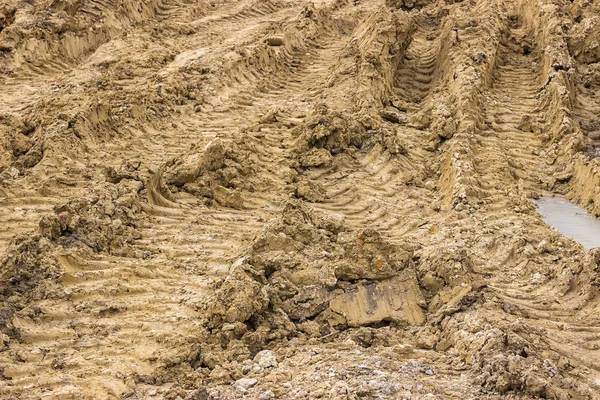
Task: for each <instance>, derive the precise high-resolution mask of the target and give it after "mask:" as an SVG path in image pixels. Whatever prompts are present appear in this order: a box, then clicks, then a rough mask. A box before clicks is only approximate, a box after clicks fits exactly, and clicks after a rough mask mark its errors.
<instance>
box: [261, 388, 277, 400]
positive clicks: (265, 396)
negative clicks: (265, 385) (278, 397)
mask: <svg viewBox="0 0 600 400" xmlns="http://www.w3.org/2000/svg"><path fill="white" fill-rule="evenodd" d="M274 397H275V393H273V391H272V390H267V391H266V392H264V393H263V394H261V395H260V400H270V399H272V398H274Z"/></svg>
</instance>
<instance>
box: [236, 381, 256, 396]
mask: <svg viewBox="0 0 600 400" xmlns="http://www.w3.org/2000/svg"><path fill="white" fill-rule="evenodd" d="M257 383H258V380H256V379H254V378H241V379H238V380H237V381H235V384H234V385H233V386H234V387H235V388H236V389H237V390H239V391H240V392H242V393H245V392H247V391H248V389H250V388H252V387H254V385H256V384H257Z"/></svg>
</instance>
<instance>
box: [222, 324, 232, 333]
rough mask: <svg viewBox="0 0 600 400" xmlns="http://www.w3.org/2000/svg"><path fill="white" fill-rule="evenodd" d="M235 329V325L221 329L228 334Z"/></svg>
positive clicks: (227, 325) (224, 326)
mask: <svg viewBox="0 0 600 400" xmlns="http://www.w3.org/2000/svg"><path fill="white" fill-rule="evenodd" d="M234 329H235V325H234V324H225V325H223V326H222V327H221V330H222V331H223V332H227V331H232V330H234Z"/></svg>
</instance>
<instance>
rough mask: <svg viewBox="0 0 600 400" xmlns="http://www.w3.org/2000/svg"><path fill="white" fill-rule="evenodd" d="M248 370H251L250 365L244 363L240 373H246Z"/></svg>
mask: <svg viewBox="0 0 600 400" xmlns="http://www.w3.org/2000/svg"><path fill="white" fill-rule="evenodd" d="M250 371H252V365H244V366H243V367H242V374H244V375H248V373H249V372H250Z"/></svg>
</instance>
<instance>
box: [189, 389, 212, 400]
mask: <svg viewBox="0 0 600 400" xmlns="http://www.w3.org/2000/svg"><path fill="white" fill-rule="evenodd" d="M208 398H209V395H208V391H207V390H206V388H200V389H196V390H192V391H191V392H189V393H188V394H187V396H185V398H184V399H183V400H208Z"/></svg>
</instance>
